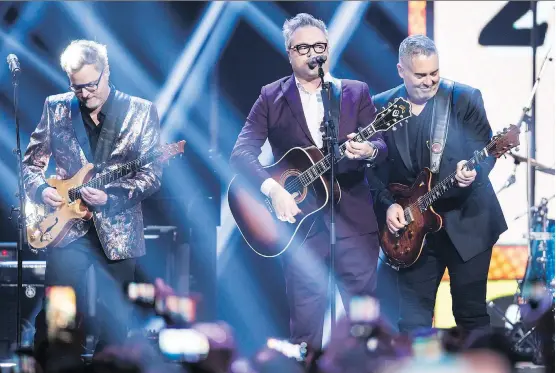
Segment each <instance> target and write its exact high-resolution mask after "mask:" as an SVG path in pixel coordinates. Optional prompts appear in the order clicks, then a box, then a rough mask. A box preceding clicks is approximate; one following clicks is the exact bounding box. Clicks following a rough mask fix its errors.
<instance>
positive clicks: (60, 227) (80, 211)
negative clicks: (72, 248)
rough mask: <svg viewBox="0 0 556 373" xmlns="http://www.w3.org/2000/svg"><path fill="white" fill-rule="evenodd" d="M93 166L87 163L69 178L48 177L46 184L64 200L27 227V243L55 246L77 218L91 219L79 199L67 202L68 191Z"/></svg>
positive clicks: (88, 174) (85, 177) (83, 179)
mask: <svg viewBox="0 0 556 373" xmlns="http://www.w3.org/2000/svg"><path fill="white" fill-rule="evenodd" d="M93 168H94V165H93V164H87V165H85V166H83V168H81V169H80V170H79V171H78V172H77V173H76V174H75V175H73V177H72V178H70V179H67V180H59V179H56V178H49V179H47V180H46V182H47V183H48V185H50V186H51V187H53V188H56V190H57V191H58V194H60V196H62V198H63V200H64V202H62V205H61V206H59V207H57V208H56V209H54V210H53V211H52V212H51V213H50V214H48V215H47V216H46V217H45V218H44V219H43V220H42V221H41V222H39V223H38V224H36V225H32V226H28V227H27V239H28V241H29V245H31V246H32V247H34V248H35V249H43V248H45V247H46V246H49V247H56V246H57V245H58V243H59V242H60V241H61V240H62V239H63V238H64V237H65V235H66V234H67V232H68V231H69V230H70V228H71V227H72V226H73V225H74V224H75V223H76V222H77V221H78V220H79V219H82V220H89V219H91V217H92V216H93V214H92V213H91V212H90V211H89V210H88V209H87V207H86V206H85V205H84V204H82V203H81V200H80V199H78V200H76V201H74V202H72V203H69V201H70V198H69V193H68V191H69V190H70V189H71V188H74V187H78V186H80V185H82V184H83V183H85V182H87V181H88V180H89V179H90V178H91V177H92V176H93Z"/></svg>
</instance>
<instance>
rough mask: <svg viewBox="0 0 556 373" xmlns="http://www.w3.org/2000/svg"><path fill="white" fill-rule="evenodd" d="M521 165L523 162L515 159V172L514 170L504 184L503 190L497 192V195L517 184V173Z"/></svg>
mask: <svg viewBox="0 0 556 373" xmlns="http://www.w3.org/2000/svg"><path fill="white" fill-rule="evenodd" d="M520 163H521V162H520V161H519V160H518V159H516V158H514V170H513V172H512V174H511V175H510V177H508V180H506V182H505V183H504V185H503V186H502V188H500V189H499V190H498V192H496V194H498V193H500V192H501V191H503V190H504V189H506V188H508V187H510V185H512V184H513V183H515V173H516V171H517V166H519V164H520Z"/></svg>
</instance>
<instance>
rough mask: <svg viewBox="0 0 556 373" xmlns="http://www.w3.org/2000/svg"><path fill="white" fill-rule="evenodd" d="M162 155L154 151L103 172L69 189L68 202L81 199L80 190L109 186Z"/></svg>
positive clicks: (160, 152)
mask: <svg viewBox="0 0 556 373" xmlns="http://www.w3.org/2000/svg"><path fill="white" fill-rule="evenodd" d="M162 153H163V151H162V150H155V151H153V152H151V153H149V154H145V155H143V156H141V157H139V158H137V159H135V160H133V161H131V162H127V163H124V164H123V165H121V166H119V167H118V168H116V169H114V170H111V171H107V172H104V173H102V174H100V175H98V176H97V177H95V178H92V179H91V180H89V181H88V182H86V183H84V184H82V185H80V186H78V187H75V188H71V189H70V190H69V191H68V195H69V198H70V202H73V201H75V200H78V199H81V189H83V188H84V187H90V188H94V189H101V188H102V187H104V186H105V185H107V184H110V183H112V182H114V181H116V180H118V179H120V178H122V177H124V176H125V175H127V174H129V173H131V172H135V171H138V170H139V169H140V168H141V167H143V166H146V165H148V164H149V163H152V162H153V161H154V160H155V159H156V158H158V157H159V156H160V155H161V154H162Z"/></svg>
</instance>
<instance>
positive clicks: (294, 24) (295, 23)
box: [282, 13, 328, 50]
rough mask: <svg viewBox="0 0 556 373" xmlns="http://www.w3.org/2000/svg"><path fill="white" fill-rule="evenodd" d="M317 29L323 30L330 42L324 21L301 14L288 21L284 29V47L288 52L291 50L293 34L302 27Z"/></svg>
mask: <svg viewBox="0 0 556 373" xmlns="http://www.w3.org/2000/svg"><path fill="white" fill-rule="evenodd" d="M310 26H312V27H316V28H318V29H319V30H321V31H322V32H323V33H324V35H325V36H326V40H328V29H327V28H326V25H325V23H324V22H323V21H321V20H320V19H317V18H315V17H313V16H312V15H310V14H308V13H299V14H297V15H296V16H295V17H293V18H290V19H287V20H286V22H284V26H283V27H282V35H284V45H285V46H286V50H288V49H290V47H291V45H290V43H291V39H292V35H293V33H294V32H295V31H296V30H297V29H299V28H301V27H310Z"/></svg>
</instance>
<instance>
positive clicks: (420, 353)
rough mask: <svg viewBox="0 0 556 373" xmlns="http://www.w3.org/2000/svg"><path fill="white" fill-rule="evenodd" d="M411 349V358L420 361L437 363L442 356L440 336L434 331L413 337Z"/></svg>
mask: <svg viewBox="0 0 556 373" xmlns="http://www.w3.org/2000/svg"><path fill="white" fill-rule="evenodd" d="M412 349H413V356H415V357H416V358H418V359H422V360H428V361H437V360H441V359H442V358H443V356H444V349H443V347H442V341H441V340H440V335H439V334H438V331H435V330H430V331H429V332H427V333H423V334H421V335H417V336H414V337H413V343H412Z"/></svg>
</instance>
